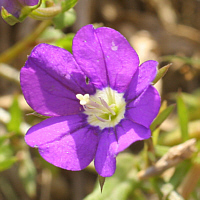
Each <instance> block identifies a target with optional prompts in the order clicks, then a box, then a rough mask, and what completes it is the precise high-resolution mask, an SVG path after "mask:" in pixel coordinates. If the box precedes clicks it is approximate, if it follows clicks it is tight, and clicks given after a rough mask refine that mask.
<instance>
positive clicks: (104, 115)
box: [76, 87, 126, 129]
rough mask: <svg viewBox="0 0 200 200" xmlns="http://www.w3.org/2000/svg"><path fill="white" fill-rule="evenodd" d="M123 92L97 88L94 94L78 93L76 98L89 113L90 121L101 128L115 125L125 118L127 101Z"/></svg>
mask: <svg viewBox="0 0 200 200" xmlns="http://www.w3.org/2000/svg"><path fill="white" fill-rule="evenodd" d="M123 95H124V94H123V93H118V92H117V91H115V90H113V89H111V88H110V87H107V88H104V89H103V90H97V92H96V93H95V94H94V95H89V94H85V95H82V94H77V95H76V98H77V99H79V100H80V104H81V105H82V106H83V108H84V109H85V111H84V113H85V114H87V115H88V119H87V120H88V123H89V124H90V125H92V126H99V127H100V128H101V129H104V128H107V127H114V126H115V125H117V124H118V123H119V122H120V120H121V119H123V118H124V113H125V107H126V102H125V99H124V98H123Z"/></svg>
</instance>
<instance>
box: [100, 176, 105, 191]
mask: <svg viewBox="0 0 200 200" xmlns="http://www.w3.org/2000/svg"><path fill="white" fill-rule="evenodd" d="M98 178H99V185H100V188H101V192H102V191H103V186H104V183H105V180H106V178H105V177H103V176H100V175H98Z"/></svg>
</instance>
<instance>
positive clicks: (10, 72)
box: [0, 0, 200, 200]
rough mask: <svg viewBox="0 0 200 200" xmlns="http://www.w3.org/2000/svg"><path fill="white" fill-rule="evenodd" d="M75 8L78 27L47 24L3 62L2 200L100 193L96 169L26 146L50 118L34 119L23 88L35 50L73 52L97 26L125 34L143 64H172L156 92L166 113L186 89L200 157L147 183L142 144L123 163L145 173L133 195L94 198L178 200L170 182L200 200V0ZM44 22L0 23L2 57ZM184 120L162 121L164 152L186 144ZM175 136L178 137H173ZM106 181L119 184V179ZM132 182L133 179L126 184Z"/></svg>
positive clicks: (67, 199) (89, 3)
mask: <svg viewBox="0 0 200 200" xmlns="http://www.w3.org/2000/svg"><path fill="white" fill-rule="evenodd" d="M74 10H75V12H76V21H75V20H74V21H75V22H74V23H71V24H70V23H69V25H68V26H67V27H62V28H60V29H55V28H54V27H53V26H47V28H44V32H43V33H42V34H41V35H39V36H38V37H36V38H35V39H34V40H33V41H32V42H30V43H29V44H28V46H26V48H24V49H23V51H19V53H17V54H16V56H15V57H13V58H7V57H6V56H4V59H3V60H1V59H0V62H1V63H0V200H81V199H84V198H85V197H86V196H87V195H88V194H90V193H92V191H93V189H94V187H96V188H97V189H96V191H97V190H99V191H100V189H99V186H98V183H96V180H97V174H96V172H95V170H94V168H93V167H92V166H89V167H88V168H86V169H85V170H83V171H80V172H71V171H66V170H62V169H59V168H56V167H54V166H52V165H51V164H49V163H47V162H46V161H44V160H43V159H42V158H41V157H40V156H39V154H38V151H37V149H30V148H29V147H28V146H27V145H26V143H25V142H24V137H23V136H24V134H25V132H26V130H27V129H28V127H30V126H31V125H33V124H36V123H38V122H40V121H42V120H43V118H41V117H38V116H34V115H30V113H32V112H33V111H32V110H31V108H30V107H29V106H28V105H27V104H26V102H25V100H24V99H23V95H22V94H21V89H20V84H19V71H20V69H21V67H22V66H23V65H24V63H25V61H26V59H27V55H29V54H30V52H31V50H32V48H33V47H34V46H35V45H37V44H39V43H41V42H48V43H52V44H56V45H58V46H61V47H64V48H66V49H67V50H69V51H70V50H71V44H72V38H73V35H74V34H73V33H76V31H77V30H79V29H80V28H81V27H82V26H84V25H86V24H90V23H93V24H95V25H96V26H108V27H111V28H114V29H116V30H118V31H119V32H120V33H122V34H123V35H124V36H125V37H126V38H127V40H128V41H129V42H130V44H131V45H132V46H133V48H134V49H135V50H136V51H137V53H138V54H139V57H140V61H141V63H142V62H144V61H146V60H149V59H153V60H157V61H158V62H159V63H160V64H159V68H161V67H163V66H165V65H167V64H169V63H172V65H171V67H170V68H169V70H168V71H167V73H166V75H165V76H164V78H163V79H162V80H160V81H159V82H158V83H157V84H156V87H157V88H158V90H159V92H160V94H161V96H162V100H163V101H164V104H165V107H167V105H172V104H174V103H176V102H177V93H178V91H179V92H182V95H181V101H182V102H183V103H184V106H185V107H183V109H182V112H181V113H182V115H185V116H187V119H186V121H187V124H188V127H187V128H188V132H189V138H196V139H197V152H196V153H195V156H193V157H192V158H191V159H189V160H186V161H183V162H182V163H179V165H177V166H175V167H173V170H174V171H173V170H172V171H173V172H169V173H168V174H167V175H164V176H162V177H156V178H153V179H149V180H144V181H139V180H138V179H137V172H138V171H140V170H141V169H142V168H143V167H144V166H145V164H143V165H142V166H140V165H139V163H140V161H141V159H142V158H144V157H145V155H144V154H145V153H144V152H142V151H144V149H145V145H144V142H137V143H135V144H133V145H132V146H131V147H130V148H129V149H128V150H127V151H126V152H127V153H128V155H129V154H131V155H132V157H131V158H130V160H129V157H126V158H122V160H123V159H125V160H126V159H127V162H130V163H132V166H134V168H135V169H137V171H136V172H134V173H135V174H134V176H133V177H135V178H133V179H131V180H132V182H131V186H130V188H129V190H127V188H126V190H125V191H128V192H126V195H124V196H123V197H118V196H117V197H116V196H115V195H114V193H116V194H117V195H119V194H118V193H117V192H116V190H114V189H113V188H109V189H108V190H106V189H105V191H107V194H106V195H107V196H99V194H96V196H95V195H93V196H91V197H90V198H89V197H87V199H94V200H96V199H115V200H118V199H119V200H120V199H125V200H126V199H130V200H132V199H134V200H136V199H139V200H140V199H141V200H142V199H144V200H145V199H148V200H157V199H170V197H169V194H170V193H167V195H165V193H164V192H163V191H162V190H161V188H162V186H165V185H166V183H170V184H171V185H172V186H173V189H172V190H174V189H175V191H176V192H177V191H178V192H179V194H182V196H183V197H181V196H178V197H177V199H180V200H181V198H183V199H197V200H198V199H200V182H199V177H200V168H199V164H198V162H199V161H196V160H198V159H199V154H198V151H199V150H198V149H199V147H198V146H199V145H198V141H199V138H200V1H199V0H184V1H182V0H79V1H78V3H77V4H76V6H75V7H74ZM73 15H75V14H73ZM40 24H41V22H40V21H36V20H34V19H31V18H27V19H26V20H25V21H23V22H22V23H18V24H16V25H14V26H9V25H8V24H6V23H5V22H4V21H3V19H2V18H0V53H1V54H0V58H2V56H1V55H3V53H5V52H6V51H7V50H8V49H9V48H10V47H12V46H13V45H15V44H16V43H17V42H19V41H21V40H23V39H24V38H26V37H27V36H29V35H31V33H33V32H34V31H35V30H36V28H37V27H38V26H40ZM63 38H64V39H63ZM179 118H180V116H178V114H177V111H176V109H174V110H173V111H172V112H171V114H170V116H169V117H168V118H167V119H166V120H165V121H164V123H162V125H161V126H160V128H159V132H160V133H161V134H162V135H166V137H164V139H162V138H161V139H160V140H158V141H159V142H158V144H159V145H160V146H164V147H167V148H169V147H170V146H173V145H177V144H180V143H181V142H182V140H181V139H180V135H178V134H180V130H178V127H179V129H180V127H181V125H180V124H179V121H180V119H179ZM177 132H179V133H177ZM170 134H171V135H170ZM169 135H170V136H169ZM172 135H174V136H175V135H177V136H176V137H175V138H173V139H172V138H171V136H172ZM189 138H188V139H189ZM167 139H169V140H167ZM164 152H165V151H164ZM160 156H162V155H161V154H160V155H158V154H156V155H155V158H154V159H155V160H153V159H152V160H153V161H152V160H151V161H152V162H154V161H156V160H157V159H158V158H159V157H160ZM120 159H121V158H120ZM194 160H195V161H194ZM196 163H197V164H196ZM119 164H120V162H119ZM193 167H197V168H195V170H196V171H192V170H193ZM119 168H120V167H119ZM122 168H123V166H122ZM120 169H121V168H120ZM191 171H192V172H191ZM178 172H181V173H179V174H178ZM194 172H195V173H194ZM189 173H193V175H196V178H194V177H195V176H194V177H193V179H191V180H192V181H191V180H190V182H189V184H188V185H190V184H192V182H193V181H194V182H195V185H194V186H193V187H192V190H191V191H189V194H186V195H185V194H183V191H182V193H181V189H180V188H181V187H183V185H181V183H183V181H184V180H183V178H184V176H186V175H187V174H189ZM119 174H120V173H118V172H117V176H116V178H117V177H118V178H119V176H120V175H119ZM177 174H178V175H177ZM129 175H130V174H129ZM165 176H166V177H165ZM126 177H129V176H128V175H126ZM121 178H122V177H121ZM129 178H130V177H129ZM106 181H107V182H108V183H110V184H114V185H115V184H118V182H115V181H113V180H111V181H110V180H108V179H106ZM109 181H110V182H109ZM112 181H113V182H112ZM124 181H125V182H126V181H127V178H126V179H123V180H122V179H120V181H119V182H120V183H122V182H123V183H124ZM194 182H193V183H194ZM133 183H134V184H133ZM95 185H96V186H95ZM107 187H109V186H106V188H107ZM119 188H120V189H119ZM119 188H118V189H119V191H118V192H120V191H121V190H123V186H122V185H121V186H120V187H119ZM133 188H134V189H133ZM159 188H160V189H159ZM172 190H171V191H172ZM108 191H109V192H108ZM97 192H98V191H97ZM103 192H104V190H103ZM178 192H177V195H178ZM93 194H94V192H93ZM110 195H111V196H110ZM112 195H113V197H112ZM184 195H185V196H184ZM171 199H172V200H173V199H175V197H171Z"/></svg>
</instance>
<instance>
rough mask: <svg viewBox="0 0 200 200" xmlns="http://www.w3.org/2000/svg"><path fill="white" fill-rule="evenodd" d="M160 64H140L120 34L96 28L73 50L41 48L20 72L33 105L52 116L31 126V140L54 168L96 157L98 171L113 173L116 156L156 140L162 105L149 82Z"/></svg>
mask: <svg viewBox="0 0 200 200" xmlns="http://www.w3.org/2000/svg"><path fill="white" fill-rule="evenodd" d="M157 64H158V63H157V62H156V61H152V60H149V61H147V62H144V63H143V64H141V65H140V66H139V59H138V56H137V54H136V52H135V51H134V49H133V48H132V47H131V46H130V44H129V43H128V42H127V40H126V39H125V38H124V37H123V36H122V35H121V34H120V33H119V32H117V31H115V30H113V29H111V28H105V27H101V28H97V29H94V28H93V26H92V25H87V26H85V27H83V28H81V29H80V30H79V31H78V33H77V34H76V35H75V37H74V40H73V55H72V54H70V53H69V52H68V51H66V50H64V49H61V48H58V47H55V46H52V45H48V44H40V45H38V46H36V47H35V48H34V49H33V51H32V53H31V55H30V56H29V57H28V60H27V62H26V64H25V66H24V67H23V68H22V70H21V86H22V91H23V94H24V96H25V99H26V101H27V102H28V104H29V105H30V106H31V107H32V108H33V109H34V110H35V111H37V112H38V113H40V114H42V115H45V116H49V117H50V118H48V119H46V120H44V121H43V122H41V123H39V124H37V125H35V126H33V127H32V128H30V129H29V130H28V132H27V134H26V136H25V140H26V143H27V144H28V145H30V146H31V147H37V148H38V149H39V152H40V154H41V156H42V157H43V158H44V159H45V160H47V161H48V162H50V163H52V164H53V165H55V166H58V167H61V168H64V169H67V170H73V171H78V170H82V169H84V168H85V167H87V166H88V165H89V164H90V162H91V161H92V160H93V159H94V165H95V168H96V170H97V172H98V174H99V175H101V176H103V177H107V176H112V175H113V173H114V172H115V168H116V156H117V154H118V153H119V152H121V151H123V150H124V149H126V148H127V147H128V146H130V145H131V144H132V143H133V142H136V141H138V140H144V139H147V138H149V137H151V132H150V129H149V127H150V124H151V122H152V121H153V119H154V118H155V117H156V115H157V113H158V111H159V108H160V96H159V94H158V92H157V90H156V89H155V88H154V87H153V86H152V85H151V82H152V81H153V79H154V78H155V75H156V66H157Z"/></svg>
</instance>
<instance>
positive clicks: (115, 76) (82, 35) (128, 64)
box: [73, 25, 139, 92]
mask: <svg viewBox="0 0 200 200" xmlns="http://www.w3.org/2000/svg"><path fill="white" fill-rule="evenodd" d="M73 54H74V57H75V59H76V61H77V63H78V64H79V66H80V67H81V69H82V70H83V71H84V72H85V74H86V76H88V77H89V79H90V81H91V82H92V83H93V84H94V85H95V86H96V87H97V88H98V89H102V88H104V87H106V86H110V87H111V88H112V89H115V90H117V91H118V92H124V91H125V90H126V88H127V85H128V84H129V83H130V80H131V78H132V76H133V74H134V73H135V71H136V69H137V67H138V65H139V59H138V56H137V54H136V52H135V50H134V49H133V48H132V47H131V46H130V44H129V43H128V41H127V40H126V39H125V38H124V36H122V35H121V34H120V33H119V32H117V31H115V30H113V29H111V28H106V27H101V28H97V29H94V28H93V26H92V25H87V26H85V27H83V28H82V29H80V30H79V31H78V33H77V34H76V36H75V37H74V40H73Z"/></svg>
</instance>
